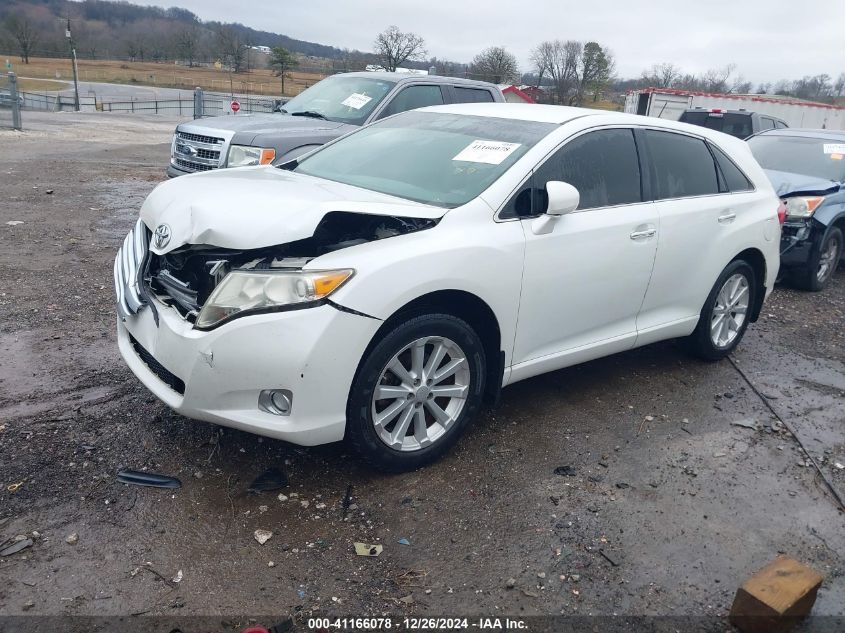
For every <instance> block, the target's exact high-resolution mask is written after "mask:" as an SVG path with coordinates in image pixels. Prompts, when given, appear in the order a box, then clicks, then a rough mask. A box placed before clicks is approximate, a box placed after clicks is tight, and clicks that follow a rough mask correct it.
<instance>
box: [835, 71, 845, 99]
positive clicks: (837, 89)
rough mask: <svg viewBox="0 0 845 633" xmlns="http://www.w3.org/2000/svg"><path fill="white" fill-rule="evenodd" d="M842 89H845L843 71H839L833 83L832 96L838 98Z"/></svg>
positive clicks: (844, 74)
mask: <svg viewBox="0 0 845 633" xmlns="http://www.w3.org/2000/svg"><path fill="white" fill-rule="evenodd" d="M843 91H845V73H841V74H840V75H839V77H837V78H836V82H835V83H834V84H833V96H834V98H836V99H838V98H839V97H841V96H842V93H843Z"/></svg>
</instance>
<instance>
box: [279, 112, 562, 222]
mask: <svg viewBox="0 0 845 633" xmlns="http://www.w3.org/2000/svg"><path fill="white" fill-rule="evenodd" d="M555 127H556V126H555V125H554V124H551V123H537V122H534V121H513V120H510V119H499V118H491V117H479V116H462V115H457V114H445V113H439V112H420V111H412V112H405V113H402V114H399V115H396V116H394V117H391V118H390V119H385V120H384V121H381V122H379V123H376V124H373V125H368V126H367V127H365V128H363V129H361V130H360V131H357V132H354V133H352V134H350V135H349V136H346V137H345V138H343V139H341V140H339V141H337V142H336V143H332V144H331V145H327V146H326V147H324V148H323V149H321V150H318V151H317V152H315V153H314V154H311V155H310V156H308V157H307V158H305V159H304V160H303V161H302V162H301V163H300V164H299V165H297V167H296V168H295V169H294V171H297V172H300V173H303V174H308V175H310V176H317V177H319V178H325V179H327V180H334V181H336V182H342V183H346V184H349V185H354V186H356V187H362V188H364V189H370V190H372V191H378V192H381V193H386V194H390V195H393V196H398V197H400V198H405V199H407V200H414V201H416V202H423V203H426V204H433V205H437V206H442V207H449V208H452V207H457V206H460V205H462V204H466V203H467V202H469V201H470V200H472V199H473V198H475V197H476V196H478V194H480V193H481V192H482V191H484V190H485V189H486V188H487V187H489V186H490V185H491V184H492V183H493V182H494V181H495V180H496V179H497V178H499V176H501V175H502V174H503V173H505V171H507V169H508V168H509V167H510V166H511V165H513V164H514V163H515V162H516V161H517V160H518V159H519V158H520V156H522V155H523V154H524V153H525V152H526V151H528V149H529V148H531V147H532V146H533V145H534V144H535V143H537V141H539V140H540V139H542V138H543V137H544V136H546V135H547V134H548V133H549V132H551V131H552V130H553V129H554V128H555Z"/></svg>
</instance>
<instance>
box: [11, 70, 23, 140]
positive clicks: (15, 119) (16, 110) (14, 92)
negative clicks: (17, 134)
mask: <svg viewBox="0 0 845 633" xmlns="http://www.w3.org/2000/svg"><path fill="white" fill-rule="evenodd" d="M9 97H10V98H11V99H12V127H13V128H14V129H16V130H20V129H21V104H20V103H19V102H18V77H17V75H15V73H9Z"/></svg>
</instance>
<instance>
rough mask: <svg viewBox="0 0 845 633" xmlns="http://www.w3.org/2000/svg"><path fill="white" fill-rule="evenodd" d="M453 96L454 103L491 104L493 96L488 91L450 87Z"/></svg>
mask: <svg viewBox="0 0 845 633" xmlns="http://www.w3.org/2000/svg"><path fill="white" fill-rule="evenodd" d="M452 90H453V91H454V94H455V103H492V102H493V95H492V94H490V91H489V90H484V89H483V88H465V87H463V86H452Z"/></svg>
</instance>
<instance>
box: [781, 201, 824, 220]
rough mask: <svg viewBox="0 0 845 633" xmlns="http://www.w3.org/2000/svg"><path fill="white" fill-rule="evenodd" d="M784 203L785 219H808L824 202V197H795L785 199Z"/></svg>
mask: <svg viewBox="0 0 845 633" xmlns="http://www.w3.org/2000/svg"><path fill="white" fill-rule="evenodd" d="M784 202H785V203H786V217H787V218H809V217H810V216H811V215H813V211H815V210H816V209H817V208H818V207H819V205H820V204H821V203H822V202H824V196H810V197H807V196H796V197H794V198H787V199H786V200H784Z"/></svg>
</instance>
